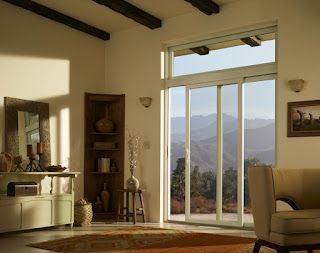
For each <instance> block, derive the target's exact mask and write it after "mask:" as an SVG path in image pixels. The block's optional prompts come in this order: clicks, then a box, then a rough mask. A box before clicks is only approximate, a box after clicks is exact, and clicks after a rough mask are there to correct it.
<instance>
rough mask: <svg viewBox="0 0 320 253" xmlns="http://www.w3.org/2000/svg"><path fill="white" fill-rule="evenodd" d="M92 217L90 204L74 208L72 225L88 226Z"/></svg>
mask: <svg viewBox="0 0 320 253" xmlns="http://www.w3.org/2000/svg"><path fill="white" fill-rule="evenodd" d="M92 217H93V213H92V206H91V204H86V205H83V206H78V205H75V206H74V225H75V226H88V225H90V224H91V221H92Z"/></svg>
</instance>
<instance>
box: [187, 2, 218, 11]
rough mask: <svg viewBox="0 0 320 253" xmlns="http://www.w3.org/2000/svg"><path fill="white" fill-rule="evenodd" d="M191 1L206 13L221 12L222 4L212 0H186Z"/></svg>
mask: <svg viewBox="0 0 320 253" xmlns="http://www.w3.org/2000/svg"><path fill="white" fill-rule="evenodd" d="M185 1H186V2H188V3H191V4H192V5H193V6H194V7H196V8H198V9H199V10H200V11H201V12H203V13H204V14H206V15H212V14H214V13H219V12H220V6H219V5H218V4H216V3H215V2H213V1H212V0H185Z"/></svg>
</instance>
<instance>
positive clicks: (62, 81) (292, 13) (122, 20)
mask: <svg viewBox="0 0 320 253" xmlns="http://www.w3.org/2000/svg"><path fill="white" fill-rule="evenodd" d="M8 2H10V1H0V13H1V15H0V21H1V22H0V31H1V34H2V36H1V40H0V49H1V52H0V73H1V74H0V90H1V94H2V96H3V97H11V98H19V99H24V100H30V101H37V102H44V103H48V104H49V119H50V120H49V122H50V150H51V164H53V165H62V166H65V167H68V168H69V169H70V171H71V172H80V174H79V175H78V176H77V178H76V179H75V180H74V199H75V200H79V199H81V198H83V197H85V186H84V181H85V173H84V172H85V159H84V156H85V155H84V154H85V149H86V146H85V124H84V122H85V110H86V108H85V99H84V96H85V95H84V94H85V93H92V94H125V113H124V114H125V123H124V127H125V131H126V133H125V136H126V138H125V140H124V143H125V149H124V168H123V171H124V174H123V178H124V182H123V184H124V185H125V180H126V179H127V178H129V176H130V168H129V163H128V147H127V140H128V134H127V132H128V131H130V132H132V133H138V134H139V135H140V136H141V138H142V139H143V148H142V149H141V152H140V153H141V154H140V158H139V166H138V167H137V169H136V170H135V172H134V173H135V177H136V178H138V179H139V181H140V186H141V187H142V188H143V189H145V192H144V196H143V197H144V202H145V212H146V216H147V217H146V218H147V222H150V223H153V224H166V223H165V222H166V221H168V220H170V219H169V217H168V216H170V212H169V211H168V209H169V208H168V205H169V204H168V203H169V200H168V198H169V196H170V195H169V193H168V191H169V188H170V187H169V186H168V181H167V177H168V160H167V158H166V152H167V148H168V139H167V137H168V136H167V135H168V133H167V130H168V125H167V124H168V120H167V117H166V116H167V110H168V108H167V103H168V97H167V96H168V90H169V88H172V87H177V86H179V85H178V84H176V83H174V80H172V79H174V78H171V79H170V76H169V73H168V72H169V71H168V69H169V67H168V64H169V60H168V52H169V49H170V48H173V49H175V48H178V47H179V46H181V45H182V46H184V45H187V44H189V43H191V44H192V43H195V44H197V42H199V41H207V40H211V39H214V38H219V37H225V36H230V35H235V34H241V33H246V32H249V31H253V30H255V31H256V30H261V29H267V28H270V27H273V29H275V34H276V35H275V38H274V40H275V43H276V44H275V45H276V46H275V49H274V50H275V51H274V54H275V59H276V60H275V62H274V66H275V68H276V70H275V71H274V70H272V71H271V70H270V71H269V70H268V71H269V72H266V73H263V75H271V74H272V75H274V76H275V77H272V78H273V80H274V87H275V94H274V100H275V110H274V116H275V144H274V148H275V152H274V156H275V164H274V166H275V167H278V168H319V158H318V156H317V147H318V142H319V137H317V136H309V137H305V136H302V137H288V136H287V130H288V117H287V113H288V102H297V101H313V100H318V99H319V98H318V94H319V92H320V90H319V89H320V88H319V87H320V86H319V85H318V84H317V77H318V69H319V67H320V66H319V65H320V63H319V60H318V59H319V58H320V53H319V52H320V51H319V50H318V45H319V42H320V33H319V29H318V27H319V24H320V15H319V10H320V5H319V3H318V1H316V0H309V1H302V0H280V1H279V0H278V1H277V0H269V1H267V0H258V1H257V0H220V1H218V0H217V1H213V2H216V3H217V4H218V5H219V7H220V11H219V13H215V14H213V15H206V14H204V13H203V12H201V11H200V10H199V9H198V8H196V7H195V6H192V5H191V4H190V3H188V1H182V0H175V1H161V3H160V1H142V0H141V1H138V0H137V1H128V2H130V3H132V4H134V5H135V6H138V7H139V8H140V9H143V10H144V11H147V12H149V13H151V14H152V15H154V16H156V17H157V18H159V19H161V21H162V25H161V27H159V28H156V29H149V28H148V27H146V26H145V25H141V24H139V23H138V22H136V21H134V20H132V19H129V18H127V17H125V16H123V15H122V14H120V13H118V12H116V11H113V10H111V9H109V8H107V7H106V6H103V5H101V4H98V3H96V2H95V1H82V2H81V4H79V3H78V2H77V1H75V0H74V1H68V2H67V3H61V2H60V3H58V2H56V1H51V2H49V1H44V0H37V1H35V2H37V3H39V4H43V5H45V6H47V7H49V8H52V9H56V10H57V11H59V12H61V13H64V14H65V15H69V16H71V17H75V18H77V19H80V20H81V21H82V22H85V23H88V24H90V25H92V26H96V27H98V28H99V29H101V30H104V31H105V32H108V33H110V39H109V40H103V39H99V38H97V37H94V36H91V35H89V34H86V33H83V32H81V31H78V30H76V29H72V28H70V27H68V26H66V25H63V24H61V23H58V22H55V21H53V20H50V19H48V18H45V17H43V16H40V15H37V14H35V13H33V12H31V11H29V10H25V9H24V8H20V7H18V6H16V5H14V4H10V3H8ZM13 2H14V1H13ZM78 4H79V6H77V5H78ZM199 45H200V44H199ZM225 79H227V78H225ZM190 80H191V81H192V82H194V83H196V82H197V81H196V80H195V79H190ZM190 80H185V81H186V82H189V81H190ZM290 80H303V81H304V86H303V89H302V90H301V91H300V92H294V91H293V90H292V89H291V88H290V86H289V84H288V83H289V81H290ZM178 81H180V85H184V84H183V83H182V81H183V80H182V78H181V79H180V80H178ZM141 97H150V98H152V101H151V105H150V106H149V107H147V108H146V107H144V106H143V105H142V104H141V103H140V100H139V98H141ZM261 103H263V101H261ZM257 106H258V105H257ZM0 120H1V123H2V127H1V130H0V131H1V138H0V143H1V147H2V151H6V150H5V135H6V133H5V127H4V126H5V109H4V102H3V99H1V102H0ZM189 200H190V199H189ZM168 212H169V213H168ZM203 223H206V222H203ZM203 223H202V224H203ZM242 223H243V222H242ZM170 224H171V223H170ZM184 224H185V223H183V225H182V226H184ZM115 225H117V224H115ZM242 225H243V224H242ZM99 226H100V225H99ZM211 226H212V224H211ZM235 227H237V229H239V228H241V229H242V228H243V226H241V225H240V226H238V225H237V226H231V227H230V231H234V228H235ZM209 229H210V228H209ZM246 229H250V226H249V228H246ZM251 229H252V228H251ZM98 230H99V229H98ZM44 232H46V230H44ZM61 233H62V235H63V236H65V237H68V236H69V237H70V236H72V235H73V234H72V233H73V232H70V231H68V229H67V230H63V231H61ZM69 233H70V234H69ZM22 234H23V233H22ZM26 235H27V234H26ZM14 236H15V234H13V235H10V237H11V238H12V237H14ZM40 239H41V238H39V239H38V240H37V241H39V242H40V241H44V240H45V239H44V240H43V239H42V240H40ZM3 240H5V241H4V244H6V243H8V242H9V241H10V240H8V238H3ZM6 240H7V241H6ZM26 244H28V242H26ZM26 249H28V250H30V249H29V248H26ZM26 249H25V250H26ZM11 250H14V248H11ZM24 252H29V251H24ZM30 252H32V251H30Z"/></svg>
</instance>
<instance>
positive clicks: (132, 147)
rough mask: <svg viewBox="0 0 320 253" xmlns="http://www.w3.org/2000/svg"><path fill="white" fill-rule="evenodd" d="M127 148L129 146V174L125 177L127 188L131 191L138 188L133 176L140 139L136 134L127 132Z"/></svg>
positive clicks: (137, 181) (137, 182)
mask: <svg viewBox="0 0 320 253" xmlns="http://www.w3.org/2000/svg"><path fill="white" fill-rule="evenodd" d="M128 137H129V139H128V148H129V166H130V173H131V176H130V177H129V178H128V179H127V182H126V185H127V189H128V190H131V191H136V190H138V189H139V186H140V183H139V180H138V179H137V178H136V177H135V176H134V171H135V170H136V168H137V160H138V155H139V152H140V148H141V144H142V139H141V137H140V136H138V135H134V134H131V133H129V136H128Z"/></svg>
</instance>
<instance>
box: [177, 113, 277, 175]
mask: <svg viewBox="0 0 320 253" xmlns="http://www.w3.org/2000/svg"><path fill="white" fill-rule="evenodd" d="M230 119H231V118H230ZM230 122H232V121H231V120H230ZM266 122H268V123H269V124H267V125H263V123H266ZM255 123H256V124H255ZM248 126H250V128H246V129H245V130H244V131H245V133H244V136H245V139H244V147H245V154H244V155H245V158H249V157H256V158H258V159H259V160H260V161H261V162H264V163H269V164H274V145H275V138H274V136H275V129H274V121H272V120H261V119H256V120H248ZM208 128H209V125H208ZM229 129H232V128H231V127H230V128H229ZM198 131H201V133H199V135H198V136H200V135H201V136H203V137H205V136H206V132H205V131H204V130H203V129H201V128H199V130H198ZM198 131H197V132H198ZM195 134H196V132H192V133H191V135H192V139H191V161H190V162H191V168H193V167H194V166H199V168H200V170H201V171H206V170H209V169H215V162H216V152H217V151H216V143H217V138H216V136H212V137H210V135H209V134H208V136H209V137H208V138H205V139H197V138H195V137H194V135H195ZM171 143H172V144H171V170H173V169H175V167H176V161H177V159H178V158H180V157H184V156H185V154H184V152H185V146H184V142H182V141H172V142H171ZM223 149H224V153H223V154H224V157H223V159H224V163H223V168H224V169H228V168H235V167H236V164H237V131H235V130H232V131H230V132H225V133H224V135H223Z"/></svg>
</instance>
